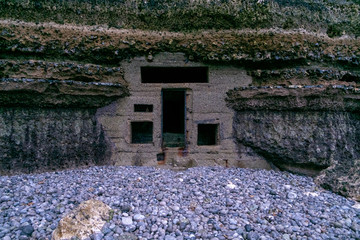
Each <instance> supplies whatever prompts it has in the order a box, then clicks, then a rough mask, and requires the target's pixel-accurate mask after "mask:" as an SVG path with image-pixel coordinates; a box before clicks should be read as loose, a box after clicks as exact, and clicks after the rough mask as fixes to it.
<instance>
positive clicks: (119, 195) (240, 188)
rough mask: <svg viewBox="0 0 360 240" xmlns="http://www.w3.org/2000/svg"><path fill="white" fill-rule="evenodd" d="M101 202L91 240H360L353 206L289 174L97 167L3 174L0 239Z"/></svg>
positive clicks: (47, 233)
mask: <svg viewBox="0 0 360 240" xmlns="http://www.w3.org/2000/svg"><path fill="white" fill-rule="evenodd" d="M89 199H97V200H101V201H103V202H105V203H106V204H108V205H109V206H110V207H111V208H112V209H113V210H114V214H113V217H112V219H110V220H109V221H108V222H107V223H106V224H105V226H104V227H103V229H102V232H99V233H95V234H93V235H92V236H90V237H89V239H97V240H103V239H105V240H111V239H115V240H119V239H124V240H125V239H131V240H132V239H166V240H175V239H176V240H180V239H237V240H239V239H260V240H271V239H286V240H287V239H291V240H294V239H295V240H297V239H299V240H305V239H306V240H315V239H316V240H317V239H344V240H345V239H346V240H348V239H350V240H351V239H353V240H355V239H356V240H359V239H360V229H359V228H360V227H359V226H360V210H359V209H357V208H354V207H353V206H354V204H355V202H354V201H352V200H349V199H346V198H344V197H341V196H339V195H336V194H333V193H331V192H329V191H326V190H324V189H321V188H319V187H317V186H316V185H315V184H314V182H313V180H312V179H311V178H309V177H304V176H298V175H293V174H289V173H286V172H276V171H265V170H252V169H240V168H237V169H236V168H217V167H198V168H190V169H188V170H186V171H183V172H176V171H170V170H161V169H156V168H150V167H114V166H107V167H91V168H88V169H81V170H78V169H77V170H68V171H58V172H50V173H43V174H34V175H17V176H11V177H9V176H1V177H0V239H4V240H15V239H16V240H19V239H24V240H25V239H31V240H33V239H36V240H38V239H40V240H42V239H43V240H44V239H50V238H51V233H52V231H53V230H54V229H55V228H56V226H57V224H58V222H59V220H60V219H61V218H62V217H63V216H64V215H65V214H67V213H68V212H69V211H70V210H72V209H74V208H75V207H76V206H78V205H79V204H80V203H81V202H83V201H86V200H89Z"/></svg>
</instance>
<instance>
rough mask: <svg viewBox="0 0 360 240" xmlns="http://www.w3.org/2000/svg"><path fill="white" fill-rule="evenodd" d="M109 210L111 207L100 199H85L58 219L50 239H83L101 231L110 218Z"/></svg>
mask: <svg viewBox="0 0 360 240" xmlns="http://www.w3.org/2000/svg"><path fill="white" fill-rule="evenodd" d="M110 212H111V208H110V207H109V206H107V205H106V204H105V203H103V202H101V201H97V200H88V201H85V202H83V203H81V204H80V205H79V206H78V207H77V208H76V209H74V210H73V211H71V212H70V213H69V214H67V215H66V216H65V217H64V218H63V219H61V220H60V222H59V225H58V227H57V228H56V229H55V230H54V232H53V234H52V238H51V239H52V240H62V239H70V238H72V237H76V238H78V239H81V240H82V239H85V238H87V237H89V236H90V235H91V234H93V233H95V232H100V231H101V228H102V227H103V226H104V224H105V222H106V221H107V220H109V218H110Z"/></svg>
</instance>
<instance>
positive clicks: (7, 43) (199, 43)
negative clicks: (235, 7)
mask: <svg viewBox="0 0 360 240" xmlns="http://www.w3.org/2000/svg"><path fill="white" fill-rule="evenodd" d="M1 32H6V34H2V35H0V54H1V55H0V56H1V57H2V58H6V57H7V56H11V55H18V56H22V55H24V56H26V57H27V58H31V57H34V56H36V57H41V58H44V59H64V58H65V59H70V60H76V61H83V62H88V63H89V62H91V63H98V64H103V63H106V64H114V63H115V64H116V63H118V62H119V61H121V60H126V59H128V60H129V59H131V58H132V57H134V56H144V55H145V56H152V55H153V54H156V53H159V52H182V53H185V54H186V55H188V57H189V59H190V60H196V61H203V62H204V61H205V62H214V63H218V62H223V63H232V64H234V63H237V64H241V65H243V66H254V65H256V66H258V67H260V68H262V67H264V66H267V67H271V68H274V67H276V66H277V67H284V65H285V64H291V65H292V66H293V65H294V64H301V65H304V64H305V65H306V64H307V61H318V62H322V63H327V64H329V63H332V64H333V63H340V64H341V65H337V66H338V67H343V66H349V67H357V66H359V64H360V48H359V46H360V44H359V42H360V40H359V39H358V38H335V39H331V38H329V37H327V36H325V35H322V34H317V33H309V32H307V31H302V30H293V31H281V30H273V29H270V30H269V29H263V30H259V31H252V30H248V31H240V30H223V31H212V30H209V31H203V32H194V33H191V34H186V33H182V32H162V31H143V30H125V29H124V30H119V29H107V28H99V27H89V26H82V27H81V26H73V25H59V24H50V23H49V24H45V23H44V24H34V23H27V22H15V21H7V20H4V21H3V20H0V33H1ZM24 36H28V37H24ZM74 36H76V37H74ZM150 59H151V57H150ZM259 62H261V64H259Z"/></svg>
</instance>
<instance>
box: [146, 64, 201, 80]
mask: <svg viewBox="0 0 360 240" xmlns="http://www.w3.org/2000/svg"><path fill="white" fill-rule="evenodd" d="M141 82H142V83H207V82H208V67H141Z"/></svg>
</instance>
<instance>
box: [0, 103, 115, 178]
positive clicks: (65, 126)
mask: <svg viewBox="0 0 360 240" xmlns="http://www.w3.org/2000/svg"><path fill="white" fill-rule="evenodd" d="M95 113H96V109H76V108H66V109H65V108H56V109H54V108H15V107H11V108H7V107H3V108H0V174H12V173H16V172H23V173H31V172H36V171H48V170H59V169H64V168H72V167H81V166H89V165H102V164H110V162H109V157H110V156H109V151H110V145H109V144H108V142H107V139H106V137H105V135H104V131H103V129H102V126H101V125H100V124H99V123H98V122H97V120H96V117H95Z"/></svg>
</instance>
